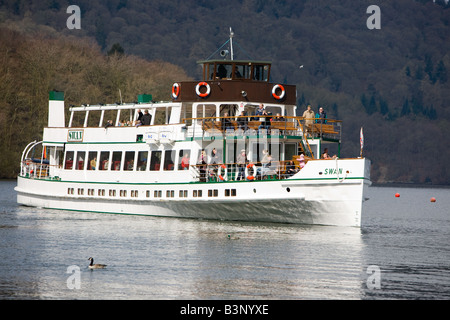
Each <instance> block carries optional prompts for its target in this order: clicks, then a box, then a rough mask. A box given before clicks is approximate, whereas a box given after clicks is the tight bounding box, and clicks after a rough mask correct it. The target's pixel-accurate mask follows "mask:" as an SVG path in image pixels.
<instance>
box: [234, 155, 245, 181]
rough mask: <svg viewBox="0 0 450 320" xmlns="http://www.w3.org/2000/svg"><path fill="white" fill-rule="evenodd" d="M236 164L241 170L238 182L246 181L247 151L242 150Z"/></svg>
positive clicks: (237, 178)
mask: <svg viewBox="0 0 450 320" xmlns="http://www.w3.org/2000/svg"><path fill="white" fill-rule="evenodd" d="M236 162H237V167H238V170H239V172H238V176H237V177H236V180H245V165H246V163H247V157H246V156H245V149H242V150H241V153H240V154H239V155H238V156H237V158H236Z"/></svg>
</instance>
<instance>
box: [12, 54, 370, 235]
mask: <svg viewBox="0 0 450 320" xmlns="http://www.w3.org/2000/svg"><path fill="white" fill-rule="evenodd" d="M199 63H200V64H201V65H202V66H203V79H202V80H201V81H186V82H179V83H175V84H174V85H173V87H172V92H171V96H172V101H170V102H152V101H151V96H150V95H146V94H143V95H139V96H138V102H135V103H129V104H127V103H119V104H106V105H82V106H79V107H70V108H69V110H70V119H68V121H67V123H66V119H65V104H64V93H63V92H54V91H52V92H50V95H49V96H50V99H49V115H48V126H47V127H46V128H44V133H43V140H42V141H33V142H31V143H30V144H28V145H27V146H26V148H25V149H24V151H23V154H22V158H21V167H20V174H19V175H18V184H17V187H16V191H17V201H18V203H19V204H22V205H26V206H36V207H42V208H51V209H61V210H73V211H86V212H87V211H88V212H102V213H113V214H132V215H149V216H166V217H183V218H201V219H220V220H242V221H266V222H280V223H305V224H323V225H339V226H355V227H359V226H361V214H362V208H363V202H364V201H365V196H364V193H365V191H366V188H367V187H368V186H369V185H370V184H371V182H370V161H369V160H368V159H365V158H361V157H358V158H356V157H355V158H345V159H343V158H340V157H339V150H340V145H341V128H342V122H341V121H338V120H332V119H327V121H326V123H320V119H314V120H312V119H304V118H303V117H298V116H296V109H297V107H296V88H295V86H292V85H286V84H280V83H270V82H269V79H270V70H271V63H270V62H267V61H250V60H246V61H243V60H234V59H229V60H224V59H218V60H207V61H200V62H199ZM260 105H263V108H264V111H265V113H267V115H266V114H263V115H261V114H260V112H259V110H258V109H259V108H260V107H259V106H260ZM140 112H143V113H146V112H148V114H149V115H150V116H151V117H149V116H148V115H144V117H143V118H144V119H142V118H141V120H140V123H139V122H138V123H136V122H137V119H138V118H139V117H140ZM278 113H279V114H280V115H283V117H282V118H279V119H278V118H276V114H278ZM149 118H151V120H150V122H147V121H148V120H149ZM108 120H111V121H109V124H108V125H107V123H108ZM122 121H124V122H125V125H121V124H122ZM126 122H128V124H129V125H126ZM332 143H333V144H336V145H337V146H338V152H337V157H335V158H334V159H331V160H329V159H320V154H321V151H322V149H323V148H324V146H327V144H332ZM303 159H304V160H303ZM290 161H293V165H292V164H291V163H290Z"/></svg>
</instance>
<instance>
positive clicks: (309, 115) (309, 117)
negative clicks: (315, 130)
mask: <svg viewBox="0 0 450 320" xmlns="http://www.w3.org/2000/svg"><path fill="white" fill-rule="evenodd" d="M302 117H303V118H305V129H306V132H308V131H309V130H312V125H313V123H314V117H315V114H314V111H313V110H312V109H311V105H310V104H309V105H308V107H307V109H306V110H305V112H303V116H302Z"/></svg>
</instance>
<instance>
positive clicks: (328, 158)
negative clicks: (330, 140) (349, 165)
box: [321, 148, 337, 160]
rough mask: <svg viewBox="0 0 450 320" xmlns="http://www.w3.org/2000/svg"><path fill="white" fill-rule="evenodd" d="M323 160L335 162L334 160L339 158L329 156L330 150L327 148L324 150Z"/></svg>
mask: <svg viewBox="0 0 450 320" xmlns="http://www.w3.org/2000/svg"><path fill="white" fill-rule="evenodd" d="M321 158H322V159H325V160H333V159H336V158H337V156H336V155H333V156H332V157H330V155H329V154H328V148H325V149H323V153H322V157H321Z"/></svg>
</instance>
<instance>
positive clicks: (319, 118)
mask: <svg viewBox="0 0 450 320" xmlns="http://www.w3.org/2000/svg"><path fill="white" fill-rule="evenodd" d="M326 118H327V113H326V112H325V111H324V110H323V108H322V107H320V108H319V112H318V113H316V123H323V124H325V123H327V120H326Z"/></svg>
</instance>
